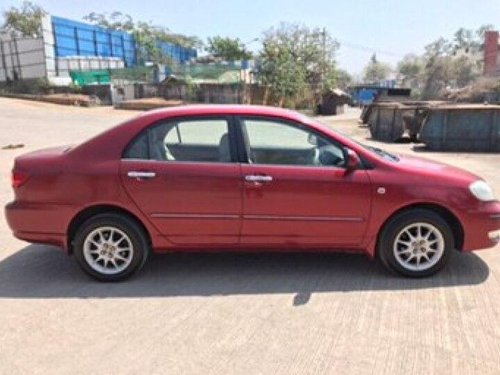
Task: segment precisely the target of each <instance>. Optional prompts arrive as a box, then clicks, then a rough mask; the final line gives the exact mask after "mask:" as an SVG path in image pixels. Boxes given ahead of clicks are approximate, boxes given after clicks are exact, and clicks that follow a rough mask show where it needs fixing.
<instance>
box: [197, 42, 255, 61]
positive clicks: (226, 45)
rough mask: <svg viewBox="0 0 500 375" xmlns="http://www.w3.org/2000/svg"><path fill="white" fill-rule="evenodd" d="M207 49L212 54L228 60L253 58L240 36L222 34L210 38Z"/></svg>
mask: <svg viewBox="0 0 500 375" xmlns="http://www.w3.org/2000/svg"><path fill="white" fill-rule="evenodd" d="M206 50H207V52H208V53H210V54H211V55H212V56H214V57H218V58H221V59H223V60H226V61H234V60H249V59H251V58H252V54H251V53H250V52H249V51H247V50H246V48H245V46H244V45H243V43H241V41H240V40H239V39H238V38H236V39H232V38H223V37H221V36H214V37H213V38H208V39H207V47H206Z"/></svg>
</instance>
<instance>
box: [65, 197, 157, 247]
mask: <svg viewBox="0 0 500 375" xmlns="http://www.w3.org/2000/svg"><path fill="white" fill-rule="evenodd" d="M105 213H114V214H119V215H123V216H126V217H128V218H129V219H131V220H133V221H134V222H135V223H136V224H137V225H138V226H139V227H140V228H141V229H142V231H143V233H144V235H145V236H146V239H147V241H148V243H149V245H150V246H151V245H152V240H151V234H150V233H149V231H148V229H147V228H146V226H145V225H144V224H143V223H142V221H141V220H140V219H139V218H138V217H137V215H135V214H133V213H132V212H130V211H129V210H126V209H124V208H123V207H119V206H115V205H112V204H99V205H94V206H90V207H86V208H84V209H83V210H81V211H80V212H78V213H77V214H76V215H75V216H74V217H73V219H72V220H71V222H70V224H69V225H68V229H67V231H66V233H67V237H66V238H67V249H68V253H69V254H72V253H73V243H72V242H73V238H74V236H75V234H76V232H77V230H78V228H79V227H80V226H81V225H82V224H83V223H84V222H85V221H87V220H88V219H90V218H91V217H93V216H96V215H100V214H105Z"/></svg>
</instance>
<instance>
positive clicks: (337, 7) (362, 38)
mask: <svg viewBox="0 0 500 375" xmlns="http://www.w3.org/2000/svg"><path fill="white" fill-rule="evenodd" d="M34 2H35V3H37V4H38V5H40V6H42V7H43V8H44V9H45V10H46V11H48V12H49V13H51V14H53V15H57V16H60V17H67V18H71V19H74V20H82V17H83V16H84V15H86V14H88V13H90V12H98V13H102V12H109V13H110V12H113V11H121V12H123V13H127V14H130V15H131V16H132V17H133V18H134V19H135V20H142V21H151V22H153V23H154V24H157V25H162V26H165V27H168V28H169V29H170V30H172V31H173V32H176V33H183V34H188V35H196V36H198V37H200V38H201V39H202V40H206V38H207V37H210V36H215V35H221V36H229V37H237V38H239V39H240V40H241V41H242V42H244V43H246V44H247V46H248V48H249V49H250V50H253V51H256V50H258V48H259V42H258V41H255V39H256V38H259V37H261V36H262V32H263V31H265V30H267V29H269V28H270V27H272V26H278V25H279V24H280V23H281V22H288V23H299V24H303V25H306V26H308V27H325V28H326V30H327V31H328V32H329V33H330V34H331V35H332V36H333V37H334V38H335V39H337V40H338V41H339V42H340V48H339V50H338V53H337V61H338V64H339V66H340V67H341V68H343V69H345V70H347V71H348V72H349V73H351V74H354V75H359V74H361V72H362V71H363V68H364V66H365V65H366V64H367V62H368V60H369V58H370V56H371V55H372V54H373V53H376V54H377V58H378V59H379V60H381V61H385V62H388V63H390V64H392V65H393V66H395V65H396V64H397V62H398V61H399V60H401V58H402V57H403V56H404V55H405V54H408V53H415V54H420V53H422V52H423V49H424V46H425V45H426V44H428V43H430V42H432V41H434V40H436V39H438V38H439V37H441V36H443V37H445V38H450V39H451V38H452V37H453V33H454V32H455V31H456V30H457V29H459V28H460V27H465V28H470V29H477V28H478V27H479V26H481V25H483V24H493V25H494V26H495V27H496V28H497V29H499V28H500V0H347V1H337V0H246V1H239V0H205V1H203V0H175V1H172V0H148V1H146V0H142V1H138V0H119V1H117V0H85V1H83V0H35V1H34ZM20 4H21V1H20V0H0V11H4V10H6V9H8V8H9V7H10V6H18V5H20Z"/></svg>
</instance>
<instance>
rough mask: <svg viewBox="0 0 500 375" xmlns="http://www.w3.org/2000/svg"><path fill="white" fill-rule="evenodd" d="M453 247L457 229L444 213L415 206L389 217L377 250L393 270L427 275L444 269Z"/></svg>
mask: <svg viewBox="0 0 500 375" xmlns="http://www.w3.org/2000/svg"><path fill="white" fill-rule="evenodd" d="M453 248H454V238H453V232H452V230H451V228H450V226H449V225H448V223H447V222H446V221H445V220H444V219H443V218H442V217H441V216H440V215H438V214H436V213H435V212H433V211H429V210H425V209H413V210H410V211H406V212H402V213H400V214H398V215H396V216H394V217H393V218H391V219H390V220H389V222H388V223H387V224H386V225H385V227H384V229H383V230H382V233H381V234H380V237H379V243H378V250H377V251H378V256H379V258H380V260H381V261H382V263H383V264H384V265H385V266H386V267H387V268H388V269H389V270H391V271H395V272H397V273H399V274H402V275H405V276H410V277H424V276H430V275H432V274H434V273H436V272H438V271H439V270H441V269H442V268H443V267H444V266H445V264H446V262H447V261H448V257H449V255H450V253H451V251H452V250H453Z"/></svg>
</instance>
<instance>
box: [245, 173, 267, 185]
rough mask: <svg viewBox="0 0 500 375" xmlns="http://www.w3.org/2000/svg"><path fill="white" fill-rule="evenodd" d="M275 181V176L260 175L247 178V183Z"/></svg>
mask: <svg viewBox="0 0 500 375" xmlns="http://www.w3.org/2000/svg"><path fill="white" fill-rule="evenodd" d="M272 180H273V176H267V175H265V176H263V175H258V174H250V175H247V176H245V181H246V182H254V183H258V182H271V181H272Z"/></svg>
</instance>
